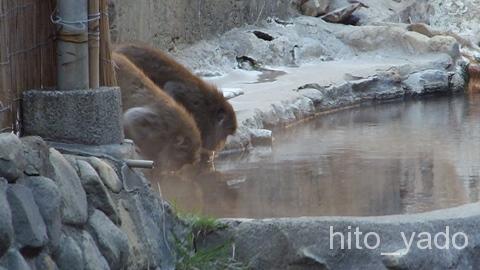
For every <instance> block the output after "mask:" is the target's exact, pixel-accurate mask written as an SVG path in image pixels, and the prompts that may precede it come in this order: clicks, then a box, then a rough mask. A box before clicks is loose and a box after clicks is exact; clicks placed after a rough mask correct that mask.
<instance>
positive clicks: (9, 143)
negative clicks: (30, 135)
mask: <svg viewBox="0 0 480 270" xmlns="http://www.w3.org/2000/svg"><path fill="white" fill-rule="evenodd" d="M24 166H25V157H24V156H23V145H22V142H21V141H20V139H19V138H18V137H17V136H15V134H13V133H1V134H0V177H5V178H6V179H7V180H8V181H9V182H14V181H15V180H16V179H17V178H19V177H20V176H21V175H22V172H23V168H24Z"/></svg>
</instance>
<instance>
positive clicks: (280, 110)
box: [219, 54, 466, 155]
mask: <svg viewBox="0 0 480 270" xmlns="http://www.w3.org/2000/svg"><path fill="white" fill-rule="evenodd" d="M465 70H466V63H465V62H462V61H458V62H456V63H453V62H452V59H451V57H449V56H448V55H446V54H438V55H437V57H436V60H433V61H431V63H430V64H429V65H427V66H414V65H406V66H405V65H403V66H392V67H390V68H389V69H387V70H379V71H378V72H376V74H374V75H371V76H368V77H365V78H352V80H345V81H343V82H339V83H336V84H332V85H320V84H317V83H310V84H305V85H302V86H299V87H298V89H296V90H294V91H296V92H297V93H298V95H297V96H296V97H294V98H288V99H287V100H277V101H273V102H272V104H270V105H269V106H268V109H263V110H261V109H256V110H255V113H254V114H253V116H252V117H249V118H247V119H244V120H243V121H241V122H240V123H239V128H238V130H237V132H236V133H235V134H234V135H232V136H230V137H228V139H227V142H226V144H225V148H224V150H223V151H222V152H220V153H219V154H220V155H228V154H232V153H241V152H247V151H249V150H250V149H252V148H253V147H256V146H259V145H258V144H257V143H256V142H261V144H265V142H267V144H268V142H269V141H270V142H271V137H270V140H268V138H267V139H266V138H264V137H265V136H271V134H272V133H271V132H268V131H271V130H275V129H279V128H284V127H288V126H291V125H294V124H296V123H299V122H302V121H304V120H307V119H310V118H312V117H315V116H318V115H320V114H323V113H328V112H331V111H336V110H339V109H346V108H349V107H352V106H355V105H359V104H362V103H367V102H385V101H389V100H395V99H401V98H407V97H421V96H426V95H438V94H449V93H459V92H461V91H463V90H464V89H465V87H466V75H465V74H466V71H465ZM266 131H267V132H266Z"/></svg>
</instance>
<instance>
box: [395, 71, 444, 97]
mask: <svg viewBox="0 0 480 270" xmlns="http://www.w3.org/2000/svg"><path fill="white" fill-rule="evenodd" d="M404 84H405V86H406V89H407V90H406V91H407V93H408V94H411V95H422V94H429V93H433V92H448V91H449V90H450V82H449V75H448V73H447V72H446V71H443V70H432V69H430V70H424V71H420V72H416V73H413V74H410V76H409V77H408V79H406V80H405V81H404Z"/></svg>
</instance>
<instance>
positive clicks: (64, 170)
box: [50, 149, 88, 225]
mask: <svg viewBox="0 0 480 270" xmlns="http://www.w3.org/2000/svg"><path fill="white" fill-rule="evenodd" d="M50 162H51V163H52V165H53V168H54V172H55V176H54V178H53V180H54V181H55V183H56V184H57V186H58V188H59V190H60V194H61V195H62V217H63V222H64V223H65V224H70V225H84V224H85V223H86V222H87V218H88V214H87V196H86V194H85V190H84V189H83V187H82V183H81V181H80V178H79V177H78V175H77V173H76V172H75V169H74V168H73V167H72V166H71V165H70V163H69V162H68V161H67V160H66V159H65V158H64V157H63V156H62V154H60V153H59V152H58V151H57V150H55V149H50Z"/></svg>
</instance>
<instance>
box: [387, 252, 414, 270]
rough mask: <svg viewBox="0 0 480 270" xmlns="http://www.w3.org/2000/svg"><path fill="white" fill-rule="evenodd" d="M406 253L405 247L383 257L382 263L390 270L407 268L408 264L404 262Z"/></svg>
mask: <svg viewBox="0 0 480 270" xmlns="http://www.w3.org/2000/svg"><path fill="white" fill-rule="evenodd" d="M407 255H408V250H407V249H400V250H397V251H395V252H392V253H390V254H387V255H385V256H384V257H383V260H382V261H383V264H384V265H385V266H386V267H387V268H388V269H392V270H402V269H408V264H406V263H405V257H406V256H407Z"/></svg>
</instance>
